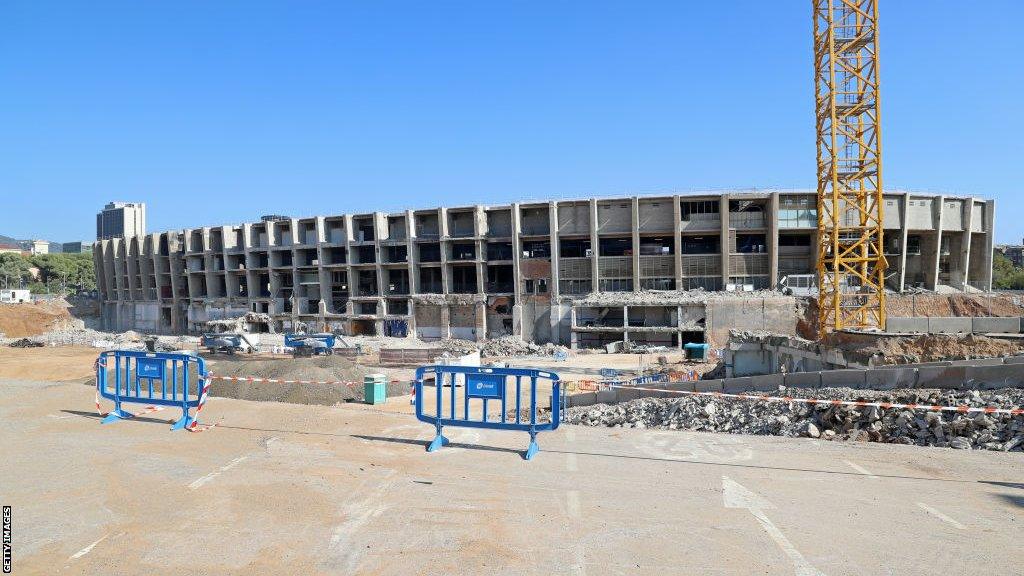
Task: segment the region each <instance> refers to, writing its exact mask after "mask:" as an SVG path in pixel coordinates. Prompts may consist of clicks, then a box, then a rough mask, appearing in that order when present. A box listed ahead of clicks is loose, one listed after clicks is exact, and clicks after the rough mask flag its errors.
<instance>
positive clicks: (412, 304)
mask: <svg viewBox="0 0 1024 576" xmlns="http://www.w3.org/2000/svg"><path fill="white" fill-rule="evenodd" d="M406 335H407V336H408V337H409V338H415V337H416V301H415V300H413V299H412V298H410V299H409V325H408V332H407V334H406Z"/></svg>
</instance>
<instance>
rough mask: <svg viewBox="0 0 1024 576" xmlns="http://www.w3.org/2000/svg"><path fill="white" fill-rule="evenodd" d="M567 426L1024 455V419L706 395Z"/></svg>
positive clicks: (1009, 401) (890, 398) (998, 402)
mask: <svg viewBox="0 0 1024 576" xmlns="http://www.w3.org/2000/svg"><path fill="white" fill-rule="evenodd" d="M784 393H785V394H786V395H788V396H792V397H803V398H811V397H813V398H818V399H829V400H866V401H872V402H874V401H877V402H893V403H901V404H908V403H917V404H931V405H949V406H953V405H957V406H959V405H967V406H973V407H985V406H991V407H998V408H1016V407H1019V406H1021V405H1024V389H1019V388H1003V389H1000V390H990V391H977V390H972V391H958V390H937V389H918V390H911V389H904V390H892V391H886V392H882V391H866V390H853V389H851V388H820V389H816V390H810V389H798V388H787V389H785V390H784ZM567 417H568V422H569V423H571V424H581V425H584V426H609V427H616V428H657V429H667V430H696V431H708V432H727V433H731V434H758V435H771V436H805V437H811V438H821V439H825V440H856V441H864V442H889V443H899V444H914V445H917V446H935V447H948V448H957V449H971V448H973V449H978V450H1002V451H1014V452H1021V451H1024V416H1022V415H1017V416H1011V415H1009V414H984V413H980V412H978V413H974V412H972V413H958V412H925V411H921V410H906V409H900V408H890V409H880V408H877V407H863V408H858V407H854V406H832V405H826V404H814V405H812V404H803V403H797V402H793V403H783V402H763V401H749V400H730V399H727V398H712V397H706V396H681V397H679V398H641V399H639V400H632V401H630V402H624V403H621V404H613V405H608V404H596V405H593V406H584V407H577V408H570V409H569V410H568V415H567Z"/></svg>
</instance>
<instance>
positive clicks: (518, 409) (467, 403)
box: [415, 366, 564, 460]
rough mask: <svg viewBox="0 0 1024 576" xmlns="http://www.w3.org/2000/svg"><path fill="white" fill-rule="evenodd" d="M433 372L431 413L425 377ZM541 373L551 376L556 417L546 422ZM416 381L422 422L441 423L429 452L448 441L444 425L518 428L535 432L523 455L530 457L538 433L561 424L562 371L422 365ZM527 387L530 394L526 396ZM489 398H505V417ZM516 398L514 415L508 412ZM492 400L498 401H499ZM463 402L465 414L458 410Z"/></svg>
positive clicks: (532, 433)
mask: <svg viewBox="0 0 1024 576" xmlns="http://www.w3.org/2000/svg"><path fill="white" fill-rule="evenodd" d="M431 375H432V376H433V379H434V390H435V393H434V402H432V404H433V405H434V407H433V408H434V409H433V413H428V412H427V406H426V405H427V403H428V402H427V401H426V400H425V399H424V394H423V384H424V378H428V377H429V376H431ZM538 379H543V380H548V381H550V382H551V399H550V404H549V406H550V408H551V419H550V420H549V421H547V422H538V418H537V411H538V409H540V408H543V407H542V406H540V405H538V403H537V400H538V398H537V396H538V389H537V385H538ZM415 386H416V418H417V419H418V420H420V421H421V422H426V423H428V424H433V425H434V426H435V427H436V429H437V436H436V437H435V438H434V440H433V442H431V443H430V446H428V447H427V452H433V451H435V450H437V449H439V448H441V447H442V446H447V445H448V438H445V436H444V434H443V432H444V427H445V426H456V427H466V428H487V429H490V430H518V431H521V432H529V433H530V446H529V447H528V448H527V449H526V452H524V453H523V458H525V459H526V460H529V459H531V458H533V456H534V454H536V453H537V452H538V451H539V450H540V448H539V447H538V446H537V433H538V432H544V431H547V430H555V429H557V428H558V425H559V423H560V422H561V420H562V418H563V416H564V414H563V408H562V406H564V402H562V390H561V383H560V381H559V377H558V374H555V373H554V372H548V371H545V370H532V369H527V368H488V367H477V366H423V367H420V368H417V369H416V381H415ZM527 387H528V388H527ZM446 388H447V389H448V390H447V391H446V390H445V389H446ZM524 393H525V394H526V398H524ZM513 394H514V395H513ZM510 396H511V397H510ZM524 400H525V402H524ZM471 401H472V402H471ZM476 401H479V402H476ZM489 401H490V402H500V406H501V415H500V417H497V418H492V417H491V414H490V413H489V412H488V402H489ZM513 404H514V410H515V413H514V416H512V415H510V414H509V410H510V409H511V408H512V406H511V405H513ZM524 404H525V407H524ZM477 406H479V407H480V412H479V415H475V409H476V407H477ZM491 406H492V407H493V406H494V404H491ZM460 407H461V414H460V413H459V412H460V410H459V408H460ZM524 409H525V411H526V414H525V417H524V413H523V412H524Z"/></svg>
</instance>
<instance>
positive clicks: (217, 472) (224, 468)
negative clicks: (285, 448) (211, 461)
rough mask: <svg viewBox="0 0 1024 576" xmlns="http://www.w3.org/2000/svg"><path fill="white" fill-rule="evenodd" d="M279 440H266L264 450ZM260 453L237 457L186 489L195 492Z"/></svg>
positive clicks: (259, 451)
mask: <svg viewBox="0 0 1024 576" xmlns="http://www.w3.org/2000/svg"><path fill="white" fill-rule="evenodd" d="M280 440H281V439H280V438H278V437H277V436H272V437H270V438H267V442H266V444H265V448H264V449H269V448H270V445H271V444H273V443H275V442H278V441H280ZM262 452H263V450H257V451H256V452H253V453H252V454H246V455H245V456H239V457H238V458H235V459H234V460H232V461H231V462H228V463H227V464H225V465H223V466H221V467H220V469H219V470H214V471H213V472H210V473H209V474H207V475H206V476H203V477H202V478H197V479H195V480H194V481H193V482H192V483H191V484H189V485H188V487H189V488H191V489H192V490H195V489H196V488H199V487H200V486H202V485H203V484H206V483H207V482H209V481H211V480H213V479H214V478H216V477H217V476H220V475H221V473H223V472H227V471H228V470H231V469H232V468H234V467H235V466H238V465H239V464H241V463H242V462H244V461H246V460H248V459H249V457H250V456H255V455H257V454H260V453H262Z"/></svg>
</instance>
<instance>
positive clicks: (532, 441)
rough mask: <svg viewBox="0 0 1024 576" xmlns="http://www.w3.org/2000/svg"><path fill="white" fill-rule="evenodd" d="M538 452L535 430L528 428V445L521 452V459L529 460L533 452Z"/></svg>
mask: <svg viewBox="0 0 1024 576" xmlns="http://www.w3.org/2000/svg"><path fill="white" fill-rule="evenodd" d="M537 452H540V446H538V445H537V432H536V431H534V430H530V447H529V448H527V449H526V452H525V453H523V460H529V459H531V458H533V456H534V454H536V453H537Z"/></svg>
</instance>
